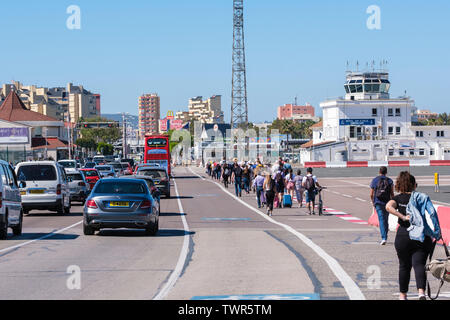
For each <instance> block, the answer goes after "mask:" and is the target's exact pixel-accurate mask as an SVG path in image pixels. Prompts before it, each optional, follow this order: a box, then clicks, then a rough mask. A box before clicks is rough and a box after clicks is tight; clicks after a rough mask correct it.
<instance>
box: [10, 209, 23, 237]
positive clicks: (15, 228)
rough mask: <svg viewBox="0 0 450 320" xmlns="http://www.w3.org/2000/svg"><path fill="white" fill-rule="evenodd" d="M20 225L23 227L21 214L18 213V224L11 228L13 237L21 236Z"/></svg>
mask: <svg viewBox="0 0 450 320" xmlns="http://www.w3.org/2000/svg"><path fill="white" fill-rule="evenodd" d="M22 225H23V212H22V211H21V212H20V222H19V224H18V225H17V226H15V227H12V230H13V234H14V235H15V236H21V235H22Z"/></svg>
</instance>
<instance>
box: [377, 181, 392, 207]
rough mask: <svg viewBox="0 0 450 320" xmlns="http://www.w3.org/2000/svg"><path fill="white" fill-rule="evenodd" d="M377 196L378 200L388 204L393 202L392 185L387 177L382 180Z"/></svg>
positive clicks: (378, 185)
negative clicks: (390, 201)
mask: <svg viewBox="0 0 450 320" xmlns="http://www.w3.org/2000/svg"><path fill="white" fill-rule="evenodd" d="M375 196H376V197H377V199H378V200H380V201H383V202H386V203H387V202H388V201H389V200H391V184H390V183H389V179H388V178H386V177H383V178H380V180H378V183H377V187H376V189H375Z"/></svg>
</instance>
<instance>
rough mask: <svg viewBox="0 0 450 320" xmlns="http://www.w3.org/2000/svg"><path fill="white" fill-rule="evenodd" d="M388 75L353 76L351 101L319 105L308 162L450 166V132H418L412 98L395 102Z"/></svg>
mask: <svg viewBox="0 0 450 320" xmlns="http://www.w3.org/2000/svg"><path fill="white" fill-rule="evenodd" d="M390 86H391V83H390V81H389V74H388V72H385V71H382V72H350V73H348V74H347V82H346V83H345V90H346V95H345V97H340V98H337V99H332V100H328V101H325V102H323V103H321V104H320V107H321V108H322V110H323V122H321V123H319V124H317V125H315V126H313V128H312V130H313V140H312V141H310V142H309V143H307V144H305V145H303V146H302V148H303V149H302V152H301V157H302V162H305V161H330V162H333V161H337V162H339V161H388V160H410V159H411V160H421V159H423V160H449V159H450V136H449V134H450V126H441V127H437V126H436V127H433V126H430V127H428V126H414V125H413V124H412V123H413V122H414V121H413V120H414V114H416V111H417V109H416V107H415V103H414V100H412V99H411V98H410V97H406V96H404V97H399V98H391V97H390V94H389V90H390Z"/></svg>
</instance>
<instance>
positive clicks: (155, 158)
mask: <svg viewBox="0 0 450 320" xmlns="http://www.w3.org/2000/svg"><path fill="white" fill-rule="evenodd" d="M144 150H145V154H144V163H145V164H157V165H159V166H161V167H165V168H167V172H168V174H169V176H171V175H172V172H171V166H170V145H169V136H168V135H151V136H146V137H145V149H144Z"/></svg>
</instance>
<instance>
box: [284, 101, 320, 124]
mask: <svg viewBox="0 0 450 320" xmlns="http://www.w3.org/2000/svg"><path fill="white" fill-rule="evenodd" d="M278 119H279V120H294V121H298V122H304V121H307V120H312V121H314V122H317V121H319V120H320V118H318V117H316V116H315V109H314V107H313V106H311V105H310V104H309V103H306V105H304V106H298V105H294V104H285V105H284V106H281V107H278Z"/></svg>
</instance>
